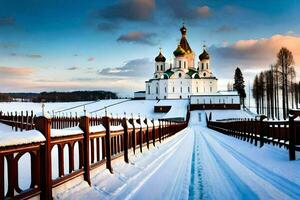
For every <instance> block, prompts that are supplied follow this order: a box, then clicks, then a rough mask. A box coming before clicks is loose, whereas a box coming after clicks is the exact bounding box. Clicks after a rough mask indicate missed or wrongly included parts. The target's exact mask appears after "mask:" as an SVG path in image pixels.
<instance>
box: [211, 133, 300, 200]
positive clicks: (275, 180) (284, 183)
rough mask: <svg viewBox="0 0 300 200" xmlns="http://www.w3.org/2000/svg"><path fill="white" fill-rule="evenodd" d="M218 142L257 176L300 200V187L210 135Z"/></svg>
mask: <svg viewBox="0 0 300 200" xmlns="http://www.w3.org/2000/svg"><path fill="white" fill-rule="evenodd" d="M210 137H212V138H213V139H214V140H215V141H216V142H218V143H219V144H220V145H221V146H222V147H223V148H225V149H226V150H227V151H228V152H230V153H231V155H232V156H233V157H234V158H236V159H237V160H238V161H239V162H240V163H242V164H243V165H244V166H245V167H247V168H248V169H249V170H251V171H252V172H253V173H255V174H256V175H257V176H259V177H261V178H262V179H264V180H266V181H267V182H268V183H270V184H271V185H273V186H274V187H275V188H277V189H278V190H279V191H281V192H283V193H285V194H286V195H288V196H289V197H290V198H291V199H299V198H300V185H298V184H297V183H294V182H292V181H290V180H288V179H286V178H284V177H281V176H279V175H277V174H276V173H274V172H272V171H271V170H269V169H267V168H265V167H263V166H261V165H259V164H257V163H256V162H254V161H252V160H251V159H249V158H247V157H246V156H244V155H243V154H241V153H240V152H238V151H237V150H235V149H234V148H232V147H231V146H229V145H228V144H226V143H224V142H223V141H221V140H220V139H219V138H217V137H216V136H215V135H212V134H210Z"/></svg>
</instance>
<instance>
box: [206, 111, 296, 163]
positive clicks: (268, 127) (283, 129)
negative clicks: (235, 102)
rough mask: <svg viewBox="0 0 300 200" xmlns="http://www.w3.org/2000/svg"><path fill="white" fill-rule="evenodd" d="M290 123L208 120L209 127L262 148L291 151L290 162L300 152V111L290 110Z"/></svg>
mask: <svg viewBox="0 0 300 200" xmlns="http://www.w3.org/2000/svg"><path fill="white" fill-rule="evenodd" d="M289 114H290V115H289V121H271V120H267V118H266V116H260V119H259V120H257V119H230V120H218V121H212V120H211V118H212V117H211V115H210V116H209V118H207V127H208V128H211V129H214V130H216V131H219V132H221V133H224V134H226V135H230V136H233V137H236V138H239V139H241V140H243V141H247V142H250V143H254V144H255V145H258V143H259V145H260V147H262V146H263V145H264V144H265V143H267V144H272V145H277V146H279V147H281V146H284V147H286V148H288V149H289V157H290V160H295V159H296V151H300V146H299V145H300V135H299V134H297V132H299V131H300V121H299V120H295V118H297V117H299V116H300V111H295V110H290V112H289Z"/></svg>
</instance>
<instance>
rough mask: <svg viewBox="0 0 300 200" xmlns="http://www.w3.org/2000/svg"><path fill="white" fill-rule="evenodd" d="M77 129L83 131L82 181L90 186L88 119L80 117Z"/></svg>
mask: <svg viewBox="0 0 300 200" xmlns="http://www.w3.org/2000/svg"><path fill="white" fill-rule="evenodd" d="M79 128H81V130H82V131H83V136H84V138H83V166H84V180H85V181H86V182H88V184H89V185H91V176H90V174H91V172H90V170H91V168H90V118H89V117H87V116H82V117H81V118H80V122H79Z"/></svg>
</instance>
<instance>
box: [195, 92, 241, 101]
mask: <svg viewBox="0 0 300 200" xmlns="http://www.w3.org/2000/svg"><path fill="white" fill-rule="evenodd" d="M190 104H240V97H239V95H238V93H237V92H235V91H232V92H231V93H222V92H217V93H213V94H200V95H193V96H191V98H190Z"/></svg>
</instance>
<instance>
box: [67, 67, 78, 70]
mask: <svg viewBox="0 0 300 200" xmlns="http://www.w3.org/2000/svg"><path fill="white" fill-rule="evenodd" d="M77 69H78V67H68V68H66V70H70V71H74V70H77Z"/></svg>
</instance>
